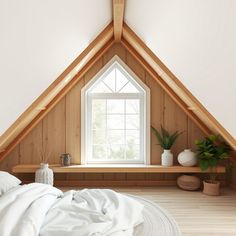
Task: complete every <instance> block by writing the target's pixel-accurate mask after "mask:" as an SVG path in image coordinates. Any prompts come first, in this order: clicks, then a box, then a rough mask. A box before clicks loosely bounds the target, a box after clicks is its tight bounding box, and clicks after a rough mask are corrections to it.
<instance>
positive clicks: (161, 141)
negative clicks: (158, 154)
mask: <svg viewBox="0 0 236 236" xmlns="http://www.w3.org/2000/svg"><path fill="white" fill-rule="evenodd" d="M151 128H152V131H153V132H154V134H155V136H156V138H157V141H158V144H157V145H160V146H161V147H162V148H163V149H167V150H168V149H171V147H172V146H173V144H174V143H175V141H176V139H177V138H178V137H179V135H180V134H181V133H182V132H178V131H176V132H174V133H173V134H170V133H169V132H168V131H167V130H165V129H164V128H163V127H162V126H161V132H158V131H157V129H156V128H154V127H153V126H151Z"/></svg>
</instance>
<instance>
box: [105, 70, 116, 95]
mask: <svg viewBox="0 0 236 236" xmlns="http://www.w3.org/2000/svg"><path fill="white" fill-rule="evenodd" d="M103 83H104V84H105V85H106V86H107V87H108V88H109V89H110V90H111V91H112V92H115V91H116V72H115V69H113V70H112V71H111V72H110V73H109V74H108V75H107V76H106V77H105V78H104V79H103Z"/></svg>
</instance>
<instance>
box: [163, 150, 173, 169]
mask: <svg viewBox="0 0 236 236" xmlns="http://www.w3.org/2000/svg"><path fill="white" fill-rule="evenodd" d="M161 165H163V166H173V154H172V152H171V150H167V149H164V152H163V153H162V154H161Z"/></svg>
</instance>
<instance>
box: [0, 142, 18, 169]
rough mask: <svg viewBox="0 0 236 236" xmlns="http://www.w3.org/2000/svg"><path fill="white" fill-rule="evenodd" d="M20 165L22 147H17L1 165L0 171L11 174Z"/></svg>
mask: <svg viewBox="0 0 236 236" xmlns="http://www.w3.org/2000/svg"><path fill="white" fill-rule="evenodd" d="M19 163H20V146H19V145H17V146H16V147H15V148H14V149H13V151H12V152H11V153H10V154H9V155H8V157H7V158H4V160H3V161H2V162H1V163H0V170H1V171H7V172H11V171H12V167H13V166H14V165H18V164H19Z"/></svg>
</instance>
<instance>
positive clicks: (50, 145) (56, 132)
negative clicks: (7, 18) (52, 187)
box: [43, 98, 66, 163]
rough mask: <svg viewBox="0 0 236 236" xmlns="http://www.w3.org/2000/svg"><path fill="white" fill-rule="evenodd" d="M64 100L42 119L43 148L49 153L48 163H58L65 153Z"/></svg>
mask: <svg viewBox="0 0 236 236" xmlns="http://www.w3.org/2000/svg"><path fill="white" fill-rule="evenodd" d="M65 137H66V133H65V98H63V99H62V100H61V101H60V102H59V103H58V104H57V106H56V107H55V108H54V109H53V110H52V111H51V112H50V113H49V114H48V115H47V116H46V117H45V118H44V119H43V148H44V149H45V150H46V152H47V153H50V163H60V156H61V154H62V153H65V151H66V147H65V143H66V140H65Z"/></svg>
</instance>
